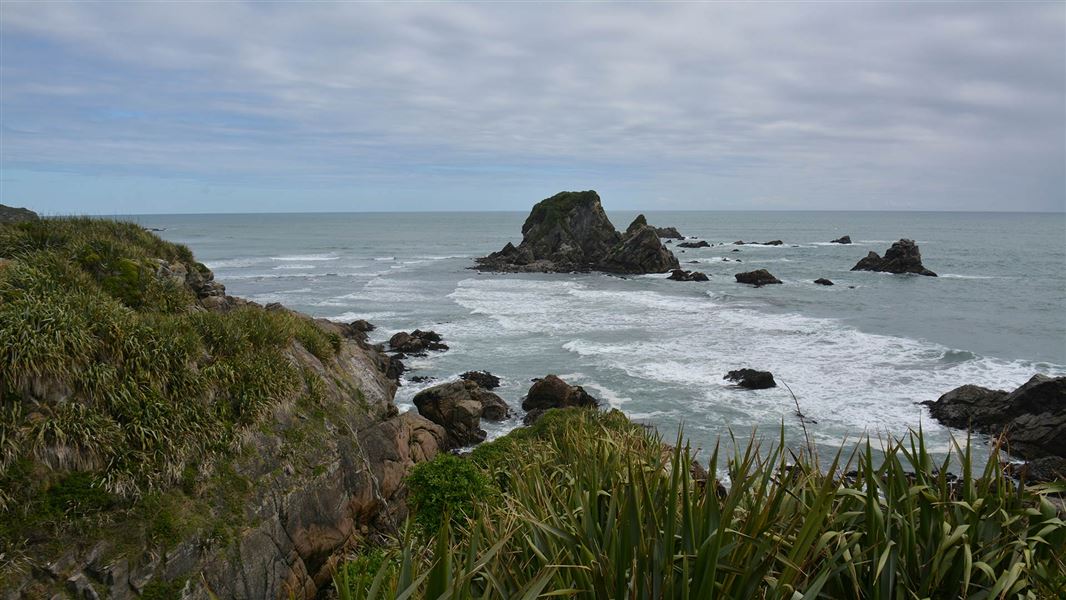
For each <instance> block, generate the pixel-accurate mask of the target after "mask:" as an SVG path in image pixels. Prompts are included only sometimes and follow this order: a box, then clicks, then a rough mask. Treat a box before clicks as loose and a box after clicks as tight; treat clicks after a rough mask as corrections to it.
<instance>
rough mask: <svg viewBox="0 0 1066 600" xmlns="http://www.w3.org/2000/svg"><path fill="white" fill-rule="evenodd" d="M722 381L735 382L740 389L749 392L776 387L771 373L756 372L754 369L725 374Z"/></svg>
mask: <svg viewBox="0 0 1066 600" xmlns="http://www.w3.org/2000/svg"><path fill="white" fill-rule="evenodd" d="M722 379H726V380H729V381H733V382H735V383H736V384H737V385H739V386H740V387H742V388H748V389H749V390H764V389H767V388H772V387H777V382H776V381H774V375H773V373H771V372H769V371H756V370H755V369H738V370H736V371H730V372H729V373H726V375H725V376H724V377H722Z"/></svg>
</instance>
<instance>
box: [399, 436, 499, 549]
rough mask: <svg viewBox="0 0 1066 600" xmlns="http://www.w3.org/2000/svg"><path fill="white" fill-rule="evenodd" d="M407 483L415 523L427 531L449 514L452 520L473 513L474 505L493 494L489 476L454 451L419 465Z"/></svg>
mask: <svg viewBox="0 0 1066 600" xmlns="http://www.w3.org/2000/svg"><path fill="white" fill-rule="evenodd" d="M407 487H408V499H409V501H410V503H411V508H412V510H413V512H414V515H415V523H416V524H417V525H418V526H419V528H420V529H421V530H422V532H424V533H428V534H432V533H434V532H436V531H437V529H439V528H440V526H441V520H442V519H443V518H444V517H445V516H446V515H447V516H450V518H451V519H452V520H453V521H457V520H463V519H466V518H467V517H470V516H473V514H474V507H475V505H476V504H479V503H481V502H483V501H484V500H485V499H487V498H488V497H489V496H490V494H491V486H490V484H489V481H488V478H487V477H485V475H484V474H483V473H482V472H481V471H480V470H479V469H478V468H477V466H475V465H474V464H473V463H472V462H470V461H468V460H464V459H462V458H459V457H458V456H455V455H453V454H440V455H438V456H437V457H436V458H435V459H433V460H432V461H429V462H424V463H420V464H418V465H416V466H415V468H414V469H413V470H412V471H411V474H410V475H408V477H407Z"/></svg>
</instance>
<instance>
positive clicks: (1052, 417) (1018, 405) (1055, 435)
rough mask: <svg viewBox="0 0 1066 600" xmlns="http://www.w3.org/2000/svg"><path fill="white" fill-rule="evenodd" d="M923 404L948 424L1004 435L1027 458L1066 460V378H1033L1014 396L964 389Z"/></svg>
mask: <svg viewBox="0 0 1066 600" xmlns="http://www.w3.org/2000/svg"><path fill="white" fill-rule="evenodd" d="M924 404H926V405H927V406H928V407H929V412H930V413H931V414H932V415H933V417H934V418H935V419H936V420H938V421H940V422H941V423H943V424H945V425H949V426H951V427H958V428H968V429H972V430H974V431H978V432H981V433H986V434H989V435H999V434H1001V433H1003V434H1004V435H1005V436H1006V441H1007V445H1008V449H1009V451H1010V452H1011V453H1012V454H1016V455H1018V456H1021V457H1022V458H1028V459H1035V458H1042V457H1045V456H1058V457H1064V458H1066V377H1048V376H1047V375H1042V374H1037V375H1033V377H1032V378H1031V379H1029V381H1027V382H1026V383H1025V384H1024V385H1022V386H1020V387H1019V388H1018V389H1016V390H1014V391H1013V392H1010V393H1007V392H1005V391H1002V390H989V389H986V388H982V387H978V386H975V385H964V386H962V387H959V388H956V389H954V390H951V391H950V392H948V393H946V394H944V395H943V396H941V397H940V398H939V399H937V400H936V401H935V402H925V403H924Z"/></svg>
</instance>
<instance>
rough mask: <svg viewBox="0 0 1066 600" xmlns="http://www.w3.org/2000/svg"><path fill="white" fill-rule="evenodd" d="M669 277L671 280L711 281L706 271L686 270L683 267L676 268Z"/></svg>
mask: <svg viewBox="0 0 1066 600" xmlns="http://www.w3.org/2000/svg"><path fill="white" fill-rule="evenodd" d="M667 279H669V280H671V281H710V279H709V278H708V277H707V275H706V274H705V273H701V272H699V271H685V270H683V269H674V270H673V271H671V272H670V276H669V277H667Z"/></svg>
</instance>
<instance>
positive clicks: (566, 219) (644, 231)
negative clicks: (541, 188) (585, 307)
mask: <svg viewBox="0 0 1066 600" xmlns="http://www.w3.org/2000/svg"><path fill="white" fill-rule="evenodd" d="M678 266H679V264H678V262H677V258H676V257H675V256H674V255H673V253H671V252H670V251H669V250H667V249H666V246H664V245H663V244H662V241H661V240H660V239H659V233H658V231H657V230H656V229H655V228H654V227H652V226H650V225H648V222H647V220H645V218H644V215H640V216H639V217H637V218H636V219H635V220H634V221H633V223H632V224H631V225H630V226H629V227H628V228H627V229H626V231H625V233H619V232H618V231H617V230H616V229H615V227H614V225H613V224H612V223H611V221H610V219H608V218H607V213H605V212H604V210H603V205H602V204H601V203H600V196H599V194H597V193H596V192H594V191H592V190H589V191H585V192H560V193H558V194H556V195H554V196H552V197H551V198H547V199H545V200H542V201H540V202H538V203H537V204H536V205H535V206H534V207H533V210H531V211H530V213H529V217H527V218H526V222H525V224H523V225H522V242H521V243H520V244H519V245H518V246H515V245H514V244H511V243H508V244H507V245H506V246H504V247H503V249H502V250H500V251H499V252H494V253H492V254H490V255H488V256H485V257H482V258H478V259H477V268H478V269H481V270H485V271H506V272H519V273H559V272H571V271H604V272H607V273H622V274H640V273H665V272H667V271H670V270H672V269H676V268H678Z"/></svg>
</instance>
